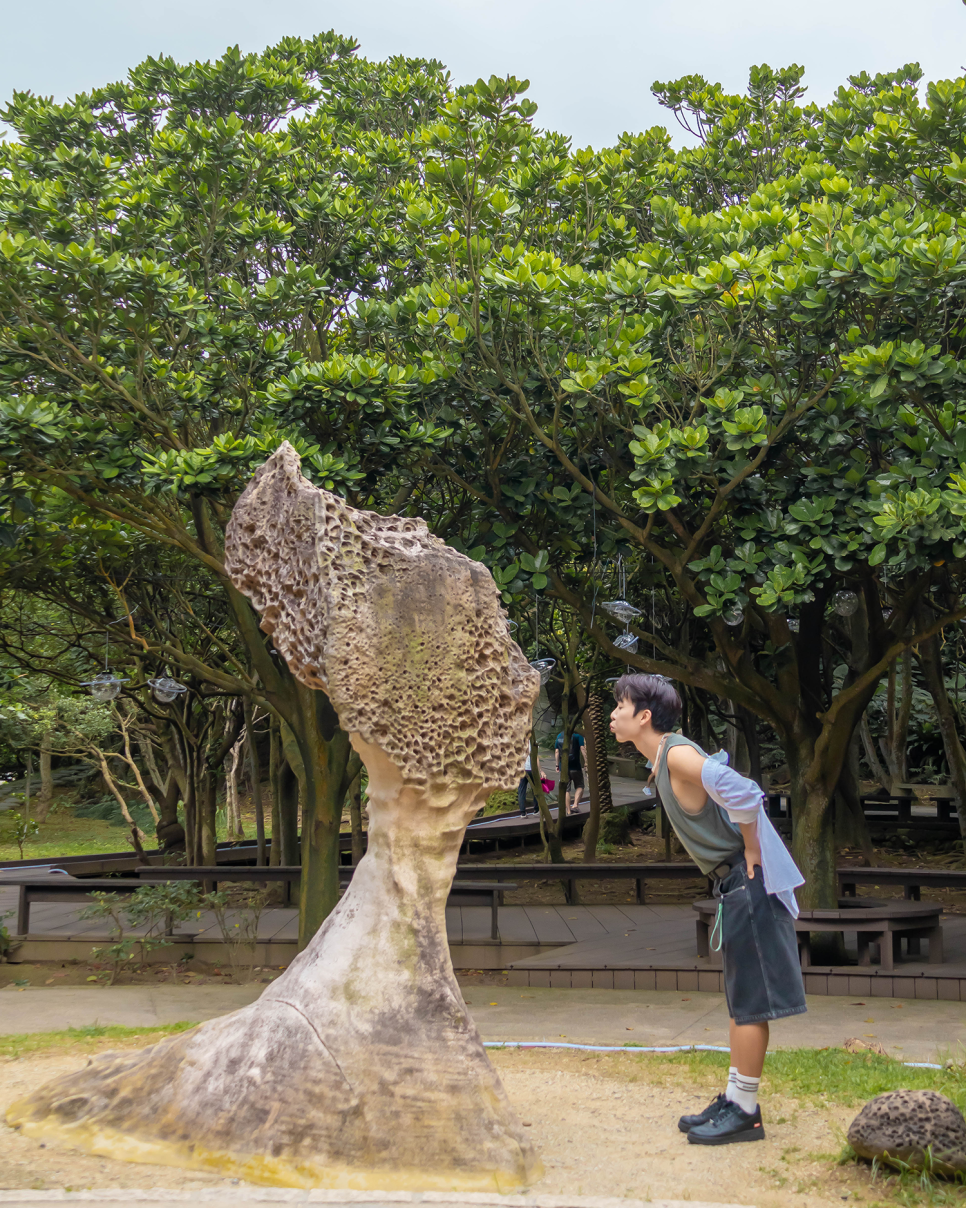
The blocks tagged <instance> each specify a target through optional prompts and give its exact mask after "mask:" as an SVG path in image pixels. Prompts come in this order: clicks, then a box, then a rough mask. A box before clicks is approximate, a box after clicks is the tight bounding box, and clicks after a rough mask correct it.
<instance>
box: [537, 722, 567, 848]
mask: <svg viewBox="0 0 966 1208" xmlns="http://www.w3.org/2000/svg"><path fill="white" fill-rule="evenodd" d="M528 775H529V777H530V787H531V788H532V789H533V799H534V801H535V802H536V803H537V809H538V810H539V811H540V837H541V838H542V839H543V849H544V853H545V854H546V855H548V856H549V857H550V863H551V864H563V862H564V855H563V848H562V847H561V845H560V836H559V835H558V834H557V832H556V830H555V829H554V824H553V814H551V812H550V806H549V805H548V804H547V794H546V793H545V792H544V791H543V785H542V784H541V779H542V773H541V771H540V752H539V750H538V749H537V740H536V737H535V735H534V733H533V731H532V730H531V731H530V771H529V773H528ZM558 815H559V810H558Z"/></svg>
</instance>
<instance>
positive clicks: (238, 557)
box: [7, 443, 542, 1191]
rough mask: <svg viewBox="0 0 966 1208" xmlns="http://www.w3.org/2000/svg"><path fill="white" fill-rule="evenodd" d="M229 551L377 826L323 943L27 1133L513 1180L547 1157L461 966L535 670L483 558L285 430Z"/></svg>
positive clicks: (422, 1184)
mask: <svg viewBox="0 0 966 1208" xmlns="http://www.w3.org/2000/svg"><path fill="white" fill-rule="evenodd" d="M226 553H227V559H226V565H227V568H228V572H229V574H230V575H231V577H232V579H233V581H234V582H235V584H236V585H237V586H238V587H239V589H240V590H241V591H243V592H245V593H246V594H247V595H248V596H249V597H250V598H251V600H252V602H253V603H254V605H255V607H256V608H257V609H258V610H259V612H260V613H261V614H262V618H263V619H262V627H263V628H264V629H265V630H266V631H267V632H269V633H271V634H272V635H273V639H274V643H275V645H276V647H277V649H278V650H279V651H280V652H281V653H282V655H283V656H284V657H285V659H286V660H287V662H288V665H289V667H290V668H291V670H292V672H293V673H294V674H295V675H296V676H297V677H298V678H299V679H300V680H302V682H304V683H306V684H309V685H311V686H313V687H318V688H324V689H325V691H326V692H327V693H328V695H329V697H330V699H331V701H332V703H333V705H334V706H335V708H336V710H337V711H338V713H339V717H340V720H341V722H342V725H343V726H344V727H345V728H346V729H347V730H349V732H350V734H351V736H352V742H353V745H354V746H355V747H356V749H357V750H358V751H359V753H360V755H361V756H362V758H363V760H364V762H365V764H366V768H367V770H368V773H369V836H368V838H369V845H368V851H367V853H366V855H365V857H364V858H363V860H362V861H361V863H360V864H359V866H358V868H357V870H356V873H355V876H354V877H353V879H352V882H351V884H350V886H349V889H348V890H347V892H346V893H345V895H344V896H343V897H342V899H341V900H340V902H339V904H338V905H337V907H336V908H335V910H334V911H333V912H332V914H330V915H329V917H328V919H327V920H326V921H325V923H324V924H323V926H322V927H321V929H320V930H319V931H318V932H317V933H316V935H315V937H314V938H313V939H312V941H311V943H310V944H309V945H308V947H307V948H306V949H305V951H304V952H302V953H301V954H300V955H299V956H298V957H296V959H295V960H294V961H293V962H292V964H291V965H290V966H289V968H288V969H287V970H286V972H285V973H284V974H283V975H282V976H281V977H279V978H278V979H277V980H276V981H275V982H273V983H272V984H271V985H270V986H268V987H267V988H266V989H265V991H264V992H263V994H262V996H261V998H259V1000H258V1001H257V1002H255V1003H253V1004H252V1005H251V1006H249V1007H245V1008H244V1009H242V1010H241V1011H236V1012H235V1013H234V1014H232V1015H228V1016H223V1017H222V1018H220V1019H216V1020H212V1021H211V1022H209V1023H205V1024H202V1025H200V1026H199V1027H197V1028H195V1029H194V1030H193V1031H191V1032H187V1033H183V1034H181V1035H178V1036H172V1037H169V1038H168V1039H166V1040H163V1041H161V1042H160V1043H159V1044H156V1045H153V1046H152V1047H151V1048H148V1049H144V1050H141V1051H139V1052H136V1053H131V1052H124V1053H104V1054H101V1055H99V1056H97V1057H95V1058H94V1059H92V1060H91V1061H90V1062H89V1064H88V1065H87V1067H86V1068H85V1069H83V1070H81V1071H79V1072H78V1073H74V1074H69V1075H66V1076H64V1077H60V1078H57V1079H55V1080H54V1081H52V1082H49V1083H47V1084H46V1085H45V1086H42V1087H41V1088H40V1089H39V1090H37V1091H35V1092H34V1093H33V1094H31V1095H29V1096H27V1097H26V1098H25V1099H22V1100H21V1101H20V1102H18V1103H16V1104H14V1105H13V1106H12V1107H11V1108H10V1109H9V1110H8V1112H7V1122H8V1123H9V1124H11V1125H14V1126H19V1127H20V1128H22V1129H23V1130H24V1132H26V1133H27V1134H28V1135H30V1136H32V1137H36V1138H39V1139H42V1140H45V1141H57V1142H60V1143H63V1144H67V1145H72V1146H75V1147H77V1148H81V1149H85V1150H87V1151H88V1152H93V1153H97V1154H104V1155H107V1156H110V1157H115V1158H122V1159H126V1160H128V1161H141V1162H155V1163H161V1164H165V1165H177V1166H185V1167H196V1168H203V1169H215V1170H219V1171H223V1172H224V1173H226V1174H231V1175H236V1176H238V1177H241V1178H245V1179H249V1180H251V1181H253V1182H261V1183H274V1184H280V1185H283V1186H292V1187H345V1188H360V1189H362V1188H384V1189H429V1190H432V1189H438V1190H448V1189H456V1190H464V1191H465V1190H471V1191H472V1190H479V1191H488V1190H495V1189H498V1190H501V1191H506V1190H511V1189H513V1188H517V1187H520V1186H523V1185H526V1184H528V1183H530V1182H532V1181H534V1179H536V1178H538V1177H539V1176H540V1174H541V1173H542V1169H541V1166H540V1162H539V1159H537V1158H536V1156H535V1155H534V1153H533V1151H532V1149H531V1146H530V1144H529V1142H528V1140H527V1138H526V1135H525V1133H524V1131H523V1128H522V1126H521V1124H520V1121H519V1120H518V1119H517V1117H516V1115H515V1113H514V1112H513V1110H512V1108H511V1107H510V1104H509V1102H508V1100H507V1097H506V1094H505V1092H504V1090H503V1087H502V1086H501V1084H500V1081H499V1079H498V1078H497V1076H496V1073H495V1071H494V1070H493V1068H492V1066H491V1065H490V1063H489V1061H488V1059H487V1056H486V1052H485V1050H484V1049H483V1045H482V1043H481V1041H480V1037H479V1034H478V1033H477V1030H476V1027H475V1026H474V1024H473V1021H472V1020H471V1019H470V1017H469V1015H468V1013H467V1010H466V1007H465V1005H464V1003H463V999H462V996H461V994H460V991H459V987H458V985H457V983H456V979H455V977H454V975H453V968H452V964H451V962H450V956H449V948H448V945H447V941H446V923H445V906H446V898H447V895H448V893H449V889H450V885H451V883H452V878H453V873H454V870H455V867H456V859H457V855H458V853H459V848H460V843H461V841H462V837H463V832H464V829H465V827H466V824H467V822H468V821H469V820H470V818H472V817H473V815H474V814H475V813H476V811H477V810H478V809H479V808H480V806H481V805H482V803H483V802H484V800H485V799H486V797H487V795H488V794H489V793H490V792H492V791H493V789H494V788H499V787H512V786H513V785H514V784H515V783H516V781H517V779H518V778H519V775H520V768H521V767H522V765H523V760H524V756H525V752H526V746H527V735H528V732H529V727H530V711H531V708H532V705H533V701H534V699H535V698H536V695H537V692H538V689H539V677H538V676H537V674H536V673H535V672H534V671H533V670H532V669H531V668H530V667H529V666H528V664H527V662H526V660H525V659H524V657H523V654H522V653H521V651H520V650H519V648H518V647H517V646H516V645H515V643H514V642H512V641H511V639H510V636H509V632H508V627H507V624H506V621H505V618H504V616H503V613H502V611H501V608H500V602H499V595H498V592H497V589H496V586H495V584H494V582H493V580H492V578H491V576H490V574H489V572H488V571H487V570H486V568H485V567H483V566H481V565H480V564H479V563H476V562H473V561H471V559H469V558H466V557H464V556H463V555H462V554H459V553H457V552H456V551H455V550H452V549H449V548H448V547H447V546H446V545H444V544H443V542H441V541H439V540H438V539H437V538H435V537H432V536H431V535H430V534H429V532H428V530H427V528H426V525H425V524H424V523H423V522H422V521H421V520H411V519H402V518H398V517H384V516H378V515H374V514H373V513H370V512H361V511H357V510H355V509H353V508H351V507H348V506H347V505H346V504H345V503H344V502H343V501H342V500H341V499H339V498H338V497H336V496H335V495H331V494H329V493H328V492H326V491H321V490H318V489H316V488H315V487H313V486H312V485H311V484H310V483H309V482H307V481H306V480H305V479H304V478H303V477H302V475H301V473H300V470H299V459H298V455H297V454H296V453H295V450H294V449H293V448H292V447H291V446H290V445H288V444H287V443H286V444H283V445H282V446H281V447H280V448H279V449H278V450H277V451H276V452H275V454H274V455H273V456H272V457H271V458H270V459H269V460H268V461H267V462H266V463H265V465H264V466H262V467H261V469H259V470H258V472H257V473H256V474H255V476H254V478H253V480H252V482H251V483H250V484H249V486H248V488H247V490H246V491H245V493H244V494H243V496H242V497H241V499H240V500H239V501H238V504H237V506H236V507H235V511H234V514H233V516H232V520H231V524H230V526H229V530H228V540H227V549H226Z"/></svg>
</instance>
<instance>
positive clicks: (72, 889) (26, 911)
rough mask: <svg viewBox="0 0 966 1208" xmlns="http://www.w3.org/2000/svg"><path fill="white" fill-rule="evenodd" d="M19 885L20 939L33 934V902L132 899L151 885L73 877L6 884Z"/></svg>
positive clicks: (129, 881) (108, 879)
mask: <svg viewBox="0 0 966 1208" xmlns="http://www.w3.org/2000/svg"><path fill="white" fill-rule="evenodd" d="M11 882H12V883H13V884H15V885H16V884H19V886H20V895H19V898H18V902H17V935H27V934H28V932H29V931H30V907H31V906H32V905H33V903H34V902H83V903H85V904H86V903H88V902H89V901H90V895H91V894H92V893H95V892H97V893H116V894H125V895H127V896H130V895H131V894H132V893H137V891H138V890H139V889H140V888H141V886H142V885H145V884H150V883H151V882H148V881H147V880H144V881H141V880H121V879H120V878H119V877H88V878H85V879H84V880H78V879H76V878H74V877H69V876H66V877H65V876H59V877H26V876H25V877H23V878H21V879H20V880H19V881H15V880H14V879H13V878H12V877H8V878H6V879H5V880H4V884H5V885H9V884H11Z"/></svg>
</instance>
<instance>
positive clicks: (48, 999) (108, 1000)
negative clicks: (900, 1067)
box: [0, 983, 966, 1061]
mask: <svg viewBox="0 0 966 1208" xmlns="http://www.w3.org/2000/svg"><path fill="white" fill-rule="evenodd" d="M263 988H264V987H263V986H262V985H261V984H258V983H255V984H253V985H250V986H182V985H161V986H152V987H148V986H108V987H96V986H91V987H86V986H50V987H27V988H26V989H23V990H16V989H14V988H13V987H10V986H8V987H6V988H5V989H3V990H0V1034H2V1035H16V1034H19V1033H25V1032H47V1031H56V1030H60V1029H63V1028H68V1027H75V1028H76V1027H83V1026H85V1025H89V1024H102V1025H103V1024H121V1025H124V1026H127V1027H152V1026H156V1025H160V1024H165V1023H176V1022H179V1021H181V1020H191V1021H192V1022H194V1021H197V1022H200V1021H202V1020H205V1019H212V1018H213V1017H215V1016H216V1015H222V1014H225V1013H226V1012H228V1011H234V1010H237V1009H238V1008H239V1007H242V1006H245V1005H246V1004H247V1003H250V1002H253V1001H254V1000H255V999H256V998H257V997H258V996H259V994H260V993H261V991H262V989H263ZM464 997H465V998H466V1001H467V1004H468V1005H469V1007H470V1010H471V1012H472V1014H473V1018H474V1019H475V1020H476V1023H477V1026H478V1027H479V1029H480V1033H481V1035H482V1036H483V1039H484V1040H544V1041H554V1040H565V1041H567V1042H569V1043H580V1044H617V1045H625V1044H640V1045H666V1044H681V1045H688V1044H711V1045H727V1043H728V1017H727V1011H726V1009H725V1003H724V996H723V995H720V994H694V995H687V994H681V993H680V992H678V991H639V990H544V989H533V988H531V989H524V988H521V987H518V986H483V985H468V986H466V987H464ZM808 1008H809V1009H808V1014H807V1015H803V1016H796V1017H794V1018H792V1019H784V1020H778V1021H777V1022H776V1023H774V1024H772V1043H773V1045H776V1046H781V1047H785V1048H796V1047H814V1048H826V1047H833V1048H837V1047H839V1046H841V1045H842V1043H843V1042H844V1041H845V1040H846V1039H848V1038H849V1037H858V1038H859V1039H862V1040H865V1041H866V1042H872V1041H878V1042H879V1043H880V1044H882V1045H883V1046H884V1047H885V1048H886V1050H887V1051H888V1052H889V1053H890V1054H891V1055H892V1056H894V1057H897V1058H899V1059H900V1060H904V1061H942V1060H946V1059H947V1058H956V1059H958V1060H960V1061H961V1060H963V1058H964V1056H966V1012H964V1011H963V1008H962V1004H961V1003H954V1002H941V1001H917V1000H914V999H893V998H869V999H851V998H838V997H834V998H833V997H824V996H823V997H819V996H810V997H809V999H808Z"/></svg>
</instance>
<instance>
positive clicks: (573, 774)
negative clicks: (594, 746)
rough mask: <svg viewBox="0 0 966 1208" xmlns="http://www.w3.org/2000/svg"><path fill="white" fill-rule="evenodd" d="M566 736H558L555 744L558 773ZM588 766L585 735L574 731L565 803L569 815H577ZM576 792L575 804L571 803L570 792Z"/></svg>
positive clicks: (568, 761) (560, 734) (568, 762)
mask: <svg viewBox="0 0 966 1208" xmlns="http://www.w3.org/2000/svg"><path fill="white" fill-rule="evenodd" d="M563 742H564V736H563V731H561V732H560V733H559V734H558V735H557V741H556V743H555V744H554V758H555V759H556V762H557V771H558V772H559V771H560V752H561V751H562V750H563ZM586 764H587V754H586V746H585V744H584V736H583V734H579V733H578V732H577V731H576V730H574V732H573V734H572V735H571V736H570V757H569V759H568V760H567V775H568V777H569V783H568V785H567V792H566V795H565V798H564V799H565V801H566V803H567V807H566V808H567V814H568V815H570V814H576V812H577V808H578V806H579V805H580V798H581V796H582V795H583V791H584V769H585V767H586ZM571 789H573V791H574V799H573V804H571V801H570V790H571Z"/></svg>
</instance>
